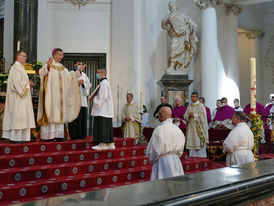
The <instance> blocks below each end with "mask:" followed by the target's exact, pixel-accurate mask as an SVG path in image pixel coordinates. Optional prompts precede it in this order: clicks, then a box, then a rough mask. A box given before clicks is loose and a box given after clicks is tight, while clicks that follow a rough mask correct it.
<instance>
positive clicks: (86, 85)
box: [78, 72, 91, 107]
mask: <svg viewBox="0 0 274 206" xmlns="http://www.w3.org/2000/svg"><path fill="white" fill-rule="evenodd" d="M78 80H84V85H80V95H81V107H88V102H87V97H88V95H89V90H90V87H91V83H90V80H89V78H88V76H87V75H86V74H85V73H84V72H82V75H81V76H80V77H79V78H78Z"/></svg>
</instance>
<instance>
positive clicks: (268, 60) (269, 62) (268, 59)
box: [264, 35, 274, 82]
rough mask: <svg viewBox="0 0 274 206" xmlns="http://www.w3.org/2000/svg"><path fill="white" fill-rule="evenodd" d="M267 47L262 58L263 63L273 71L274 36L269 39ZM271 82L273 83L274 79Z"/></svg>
mask: <svg viewBox="0 0 274 206" xmlns="http://www.w3.org/2000/svg"><path fill="white" fill-rule="evenodd" d="M268 45H269V46H268V49H267V50H266V53H265V56H264V63H265V65H266V66H268V67H271V68H273V69H274V35H272V37H271V38H270V41H269V44H268ZM273 72H274V70H273ZM273 75H274V73H273ZM273 82H274V79H273Z"/></svg>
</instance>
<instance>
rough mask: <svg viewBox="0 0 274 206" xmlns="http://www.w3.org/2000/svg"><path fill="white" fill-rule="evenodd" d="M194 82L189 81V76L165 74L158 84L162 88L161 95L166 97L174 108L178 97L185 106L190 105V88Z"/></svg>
mask: <svg viewBox="0 0 274 206" xmlns="http://www.w3.org/2000/svg"><path fill="white" fill-rule="evenodd" d="M192 81H193V80H189V79H188V75H169V74H165V75H164V76H162V78H161V80H159V81H158V82H157V84H158V85H159V86H160V87H161V90H162V91H161V94H162V95H165V96H166V97H167V99H168V103H169V104H171V105H172V106H174V103H175V99H176V98H177V97H180V98H182V100H183V103H184V104H188V103H189V98H188V97H189V94H188V90H189V86H190V84H191V83H192Z"/></svg>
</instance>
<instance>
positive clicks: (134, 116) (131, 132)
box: [121, 102, 141, 138]
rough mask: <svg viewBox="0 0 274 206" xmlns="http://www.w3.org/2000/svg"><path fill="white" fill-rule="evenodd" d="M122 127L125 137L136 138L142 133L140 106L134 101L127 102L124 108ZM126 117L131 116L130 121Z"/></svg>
mask: <svg viewBox="0 0 274 206" xmlns="http://www.w3.org/2000/svg"><path fill="white" fill-rule="evenodd" d="M121 116H122V121H123V123H122V129H123V131H124V137H131V138H136V137H138V136H139V135H140V122H141V116H140V114H139V106H138V105H137V104H136V103H135V102H133V103H127V104H125V105H124V107H123V110H122V115H121ZM126 117H130V118H131V120H130V121H126V120H125V119H126Z"/></svg>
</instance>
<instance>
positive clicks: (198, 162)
mask: <svg viewBox="0 0 274 206" xmlns="http://www.w3.org/2000/svg"><path fill="white" fill-rule="evenodd" d="M181 162H182V165H183V168H184V171H185V172H192V171H195V170H201V169H209V168H211V166H212V160H209V159H207V158H201V157H189V158H188V159H187V160H181Z"/></svg>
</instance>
